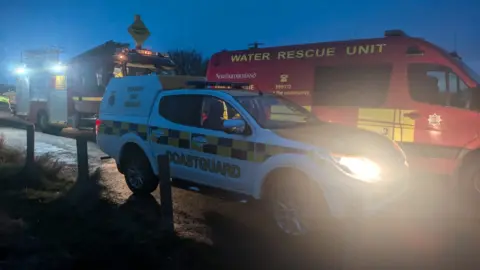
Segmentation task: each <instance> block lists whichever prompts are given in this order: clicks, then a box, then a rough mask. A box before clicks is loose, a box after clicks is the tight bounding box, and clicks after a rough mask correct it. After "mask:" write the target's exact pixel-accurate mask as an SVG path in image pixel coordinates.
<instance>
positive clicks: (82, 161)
mask: <svg viewBox="0 0 480 270" xmlns="http://www.w3.org/2000/svg"><path fill="white" fill-rule="evenodd" d="M76 141H77V164H78V181H87V180H88V174H89V168H88V148H87V139H86V138H85V137H84V136H78V137H77V138H76Z"/></svg>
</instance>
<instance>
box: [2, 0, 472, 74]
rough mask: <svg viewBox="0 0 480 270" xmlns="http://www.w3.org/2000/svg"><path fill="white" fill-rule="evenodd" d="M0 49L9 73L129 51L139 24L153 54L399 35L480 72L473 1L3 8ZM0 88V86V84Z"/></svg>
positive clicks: (98, 0) (221, 0) (72, 3)
mask: <svg viewBox="0 0 480 270" xmlns="http://www.w3.org/2000/svg"><path fill="white" fill-rule="evenodd" d="M1 2H4V3H3V4H1V5H2V6H1V8H0V20H1V21H2V23H1V24H0V48H2V47H3V48H4V49H6V50H7V57H6V59H5V60H4V61H3V66H4V67H5V66H8V67H9V68H11V67H12V65H13V62H14V61H16V60H17V59H18V58H19V54H20V50H22V49H32V48H36V47H39V46H40V47H41V46H49V45H57V46H61V47H63V48H64V49H65V54H64V59H68V58H70V57H72V56H74V55H76V54H78V53H81V52H82V51H84V50H87V49H89V48H91V47H94V46H97V45H99V44H101V43H103V42H105V41H108V40H110V39H113V40H116V41H125V42H131V43H133V41H132V39H131V38H130V36H129V35H128V33H127V27H128V26H129V25H130V24H131V23H132V22H133V16H134V14H136V13H138V14H140V15H141V16H142V19H143V21H144V22H145V24H146V25H147V26H148V28H149V29H150V31H151V33H152V35H151V37H150V39H149V40H147V42H146V44H145V45H146V47H149V48H152V49H154V50H157V51H166V50H169V49H176V48H180V49H182V48H186V49H197V50H199V51H201V52H203V53H204V54H205V56H209V55H210V54H212V53H214V52H216V51H219V50H222V49H241V48H246V47H247V44H248V43H251V42H253V41H255V40H258V41H261V42H264V43H265V44H266V45H269V46H274V45H286V44H295V43H306V42H316V41H328V40H344V39H352V38H364V37H378V36H381V35H382V34H383V31H384V30H385V29H392V28H401V29H404V30H405V31H406V32H407V33H408V34H410V35H413V36H422V37H424V38H426V39H427V40H429V41H432V42H434V43H437V44H439V45H441V46H443V47H445V48H447V49H453V47H454V36H455V33H456V36H457V50H458V51H459V52H460V54H461V55H462V56H463V57H464V59H465V60H466V62H467V63H469V64H470V65H471V66H473V67H474V69H476V70H477V71H480V63H479V62H480V1H478V0H383V1H380V0H363V1H360V0H351V1H347V0H343V1H342V0H336V1H333V0H332V1H324V0H243V1H226V0H203V1H201V0H183V1H182V0H132V1H112V0H3V1H1ZM0 80H1V79H0Z"/></svg>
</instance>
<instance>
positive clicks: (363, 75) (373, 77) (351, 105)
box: [312, 64, 395, 139]
mask: <svg viewBox="0 0 480 270" xmlns="http://www.w3.org/2000/svg"><path fill="white" fill-rule="evenodd" d="M391 73H392V65H391V64H373V65H358V66H336V67H318V68H317V69H316V72H315V89H314V93H313V95H312V96H313V105H314V108H313V110H312V111H313V112H314V113H315V114H316V115H317V116H318V117H319V118H320V119H322V120H324V121H327V122H336V123H341V124H345V125H350V126H356V127H358V128H361V129H365V130H369V131H372V132H376V133H380V134H383V135H385V136H387V137H388V138H390V139H393V136H394V122H395V109H394V108H390V107H387V106H385V105H384V104H385V102H386V100H387V96H388V93H389V86H390V77H391Z"/></svg>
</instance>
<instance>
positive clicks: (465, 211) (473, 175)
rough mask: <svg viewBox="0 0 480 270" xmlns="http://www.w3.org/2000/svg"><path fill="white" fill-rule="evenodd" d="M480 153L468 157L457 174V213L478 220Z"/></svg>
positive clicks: (479, 215) (479, 204) (479, 212)
mask: <svg viewBox="0 0 480 270" xmlns="http://www.w3.org/2000/svg"><path fill="white" fill-rule="evenodd" d="M479 162H480V152H479V153H473V154H472V155H470V156H468V157H467V158H466V159H465V160H464V162H463V164H462V166H461V168H460V170H459V173H458V189H457V202H456V203H457V213H458V214H460V215H463V216H464V217H467V218H480V208H479V206H480V166H479V165H478V163H479Z"/></svg>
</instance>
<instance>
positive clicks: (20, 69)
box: [15, 67, 27, 74]
mask: <svg viewBox="0 0 480 270" xmlns="http://www.w3.org/2000/svg"><path fill="white" fill-rule="evenodd" d="M25 73H27V69H26V68H24V67H17V68H16V69H15V74H25Z"/></svg>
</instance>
